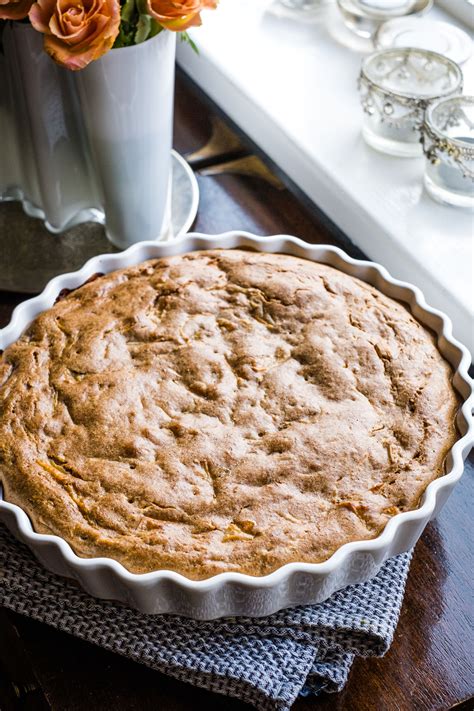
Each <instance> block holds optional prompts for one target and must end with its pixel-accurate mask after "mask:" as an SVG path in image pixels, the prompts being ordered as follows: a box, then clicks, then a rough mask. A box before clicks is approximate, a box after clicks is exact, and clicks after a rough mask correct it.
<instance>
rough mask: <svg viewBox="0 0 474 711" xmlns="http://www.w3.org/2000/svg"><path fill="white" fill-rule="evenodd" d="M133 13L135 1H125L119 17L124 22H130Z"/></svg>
mask: <svg viewBox="0 0 474 711" xmlns="http://www.w3.org/2000/svg"><path fill="white" fill-rule="evenodd" d="M134 12H135V0H125V2H124V4H123V5H122V9H121V11H120V17H121V18H122V20H123V21H124V22H131V21H132V17H133V14H134Z"/></svg>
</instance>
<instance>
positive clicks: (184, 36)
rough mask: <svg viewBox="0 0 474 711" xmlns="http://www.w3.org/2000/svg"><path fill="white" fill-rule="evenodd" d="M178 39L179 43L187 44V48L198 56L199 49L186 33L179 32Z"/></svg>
mask: <svg viewBox="0 0 474 711" xmlns="http://www.w3.org/2000/svg"><path fill="white" fill-rule="evenodd" d="M179 38H180V40H181V42H186V43H187V44H189V46H190V47H191V48H192V49H193V50H194V51H195V52H196V54H199V49H198V47H197V45H196V43H195V42H194V41H193V40H192V39H191V37H190V36H189V35H188V33H187V32H180V33H179Z"/></svg>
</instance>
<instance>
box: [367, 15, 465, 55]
mask: <svg viewBox="0 0 474 711" xmlns="http://www.w3.org/2000/svg"><path fill="white" fill-rule="evenodd" d="M374 44H375V46H376V47H377V49H389V48H391V47H416V48H418V49H428V50H431V51H432V52H438V53H439V54H442V55H444V56H445V57H448V59H452V60H453V61H454V62H456V63H457V64H462V63H463V62H465V61H466V60H467V59H469V57H470V56H471V54H472V41H471V38H470V37H469V35H468V34H467V32H464V30H461V29H459V27H456V26H455V25H451V24H450V23H449V22H439V21H437V20H428V19H426V20H425V19H422V18H417V17H400V18H396V19H393V20H389V21H388V22H385V23H384V24H383V25H382V26H381V27H380V29H379V30H378V32H377V34H376V36H375V38H374Z"/></svg>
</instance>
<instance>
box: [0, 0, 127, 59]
mask: <svg viewBox="0 0 474 711" xmlns="http://www.w3.org/2000/svg"><path fill="white" fill-rule="evenodd" d="M0 2H1V0H0ZM29 18H30V22H31V24H32V25H33V27H34V28H35V29H36V30H38V31H39V32H43V33H44V34H45V38H44V48H45V50H46V51H47V53H48V54H49V55H50V56H51V57H52V58H53V59H54V60H56V62H58V63H59V64H62V65H63V66H64V67H67V68H68V69H82V68H83V67H85V66H86V65H87V64H89V62H91V61H92V60H93V59H98V58H99V57H101V56H102V55H103V54H105V53H106V52H108V51H109V49H110V48H111V47H112V45H113V43H114V42H115V38H116V37H117V35H118V31H119V26H120V2H119V0H38V1H37V2H35V4H34V5H32V7H31V10H30V12H29Z"/></svg>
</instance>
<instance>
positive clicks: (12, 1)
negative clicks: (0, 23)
mask: <svg viewBox="0 0 474 711" xmlns="http://www.w3.org/2000/svg"><path fill="white" fill-rule="evenodd" d="M33 2H34V0H0V20H22V19H23V18H24V17H26V16H27V14H28V12H29V9H30V7H31V5H32V4H33Z"/></svg>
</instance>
